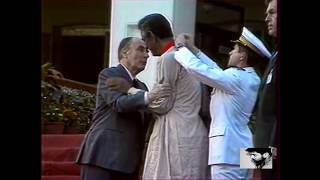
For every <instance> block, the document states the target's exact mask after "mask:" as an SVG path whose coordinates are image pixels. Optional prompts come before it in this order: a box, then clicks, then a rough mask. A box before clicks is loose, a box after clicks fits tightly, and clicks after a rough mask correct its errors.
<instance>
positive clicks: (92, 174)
mask: <svg viewBox="0 0 320 180" xmlns="http://www.w3.org/2000/svg"><path fill="white" fill-rule="evenodd" d="M138 179H139V178H138V175H137V173H132V174H126V173H122V172H118V171H113V170H108V169H104V168H101V167H97V166H92V165H81V180H138Z"/></svg>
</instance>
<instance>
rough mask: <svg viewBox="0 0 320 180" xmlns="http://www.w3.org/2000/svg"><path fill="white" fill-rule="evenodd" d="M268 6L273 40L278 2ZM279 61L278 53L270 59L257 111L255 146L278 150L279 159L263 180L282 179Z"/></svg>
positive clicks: (268, 0) (273, 0) (269, 2)
mask: <svg viewBox="0 0 320 180" xmlns="http://www.w3.org/2000/svg"><path fill="white" fill-rule="evenodd" d="M266 4H267V5H268V7H267V10H266V15H267V16H266V18H265V21H266V23H267V27H268V34H269V35H270V36H272V37H273V38H276V37H277V0H266ZM278 63H279V60H277V51H276V52H275V53H274V54H273V56H272V57H271V58H270V62H269V65H268V67H267V69H266V71H265V74H264V76H263V79H262V83H261V87H260V93H259V99H258V109H257V121H256V129H255V134H254V145H255V147H257V148H268V147H272V148H274V149H276V151H274V153H273V155H276V153H275V152H277V158H276V159H275V160H274V161H273V162H274V164H273V169H272V170H261V178H262V179H263V180H270V179H274V180H276V179H280V176H279V172H280V166H279V165H280V159H279V158H280V157H279V154H280V152H279V151H280V149H279V147H280V137H279V136H280V134H279V130H280V127H279V125H280V123H279V119H278V118H277V114H278V113H277V107H276V105H277V104H279V101H277V99H278V98H277V95H278V92H279V91H278V89H279V88H277V79H278V78H279V76H278V77H276V75H279V65H278Z"/></svg>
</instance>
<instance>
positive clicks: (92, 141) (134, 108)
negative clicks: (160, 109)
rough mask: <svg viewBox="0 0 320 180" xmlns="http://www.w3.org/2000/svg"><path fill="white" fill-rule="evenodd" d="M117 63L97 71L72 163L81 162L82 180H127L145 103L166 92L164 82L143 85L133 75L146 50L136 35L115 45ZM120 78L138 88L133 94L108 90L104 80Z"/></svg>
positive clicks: (139, 144)
mask: <svg viewBox="0 0 320 180" xmlns="http://www.w3.org/2000/svg"><path fill="white" fill-rule="evenodd" d="M118 56H119V59H120V64H119V65H118V66H117V67H111V68H106V69H104V70H102V72H101V73H100V74H99V82H98V89H97V102H96V109H95V112H94V115H93V120H92V125H91V127H90V129H89V130H88V132H87V134H86V136H85V139H84V141H83V143H82V145H81V148H80V151H79V154H78V157H77V160H76V162H77V163H78V164H80V165H81V179H82V180H113V179H114V180H118V179H123V180H130V179H135V178H137V172H138V168H139V165H140V161H141V155H142V151H143V147H144V136H145V132H146V128H147V124H148V119H147V114H146V111H145V110H146V107H147V105H148V103H149V102H152V101H153V100H156V99H158V98H162V97H167V96H169V94H170V87H169V86H168V85H157V86H155V88H154V89H153V90H152V91H150V92H147V87H146V85H145V84H144V83H142V82H141V81H139V80H137V79H135V76H136V75H137V74H138V73H139V72H141V71H142V70H144V68H145V66H146V62H147V58H148V57H149V56H148V51H147V48H146V45H145V42H144V41H142V40H141V39H139V38H133V37H129V38H124V39H123V40H122V41H121V42H120V45H119V49H118ZM110 77H122V78H124V79H125V80H127V81H128V82H129V84H130V85H131V86H133V87H135V88H138V89H142V90H145V91H139V92H136V93H135V94H131V95H128V94H127V93H123V92H119V91H112V90H110V89H109V88H108V86H107V84H106V82H107V79H108V78H110Z"/></svg>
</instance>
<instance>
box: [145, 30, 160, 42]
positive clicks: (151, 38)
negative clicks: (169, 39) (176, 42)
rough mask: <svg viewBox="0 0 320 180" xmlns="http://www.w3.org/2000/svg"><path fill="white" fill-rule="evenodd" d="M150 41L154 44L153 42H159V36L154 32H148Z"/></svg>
mask: <svg viewBox="0 0 320 180" xmlns="http://www.w3.org/2000/svg"><path fill="white" fill-rule="evenodd" d="M146 36H147V38H148V41H150V42H152V41H157V39H158V38H157V36H156V35H155V34H154V33H153V32H152V31H147V34H146Z"/></svg>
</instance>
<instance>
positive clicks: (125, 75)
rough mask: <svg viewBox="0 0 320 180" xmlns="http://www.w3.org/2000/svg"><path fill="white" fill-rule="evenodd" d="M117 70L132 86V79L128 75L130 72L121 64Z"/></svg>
mask: <svg viewBox="0 0 320 180" xmlns="http://www.w3.org/2000/svg"><path fill="white" fill-rule="evenodd" d="M117 68H118V69H119V71H120V74H121V75H122V77H123V78H125V79H126V80H128V81H129V82H130V83H131V85H132V79H131V77H130V75H129V74H128V71H127V70H126V69H125V68H124V67H123V66H122V65H121V64H119V65H118V66H117Z"/></svg>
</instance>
